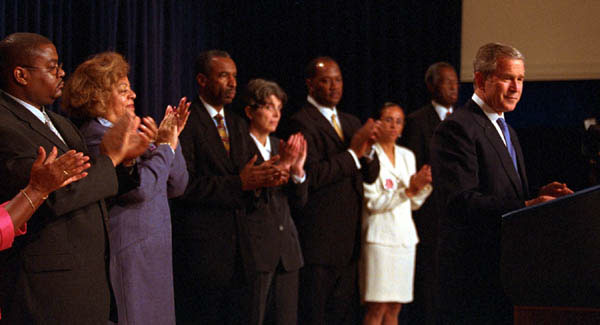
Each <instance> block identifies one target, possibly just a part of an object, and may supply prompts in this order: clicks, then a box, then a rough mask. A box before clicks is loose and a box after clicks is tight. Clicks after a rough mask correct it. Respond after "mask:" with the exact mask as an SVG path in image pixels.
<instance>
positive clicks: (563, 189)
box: [525, 182, 573, 206]
mask: <svg viewBox="0 0 600 325" xmlns="http://www.w3.org/2000/svg"><path fill="white" fill-rule="evenodd" d="M569 194H573V190H571V189H570V188H568V187H567V184H565V183H560V182H552V183H550V184H547V185H545V186H542V188H540V195H539V196H538V197H536V198H534V199H531V200H529V201H525V206H532V205H536V204H540V203H543V202H546V201H551V200H554V199H555V198H557V197H561V196H565V195H569Z"/></svg>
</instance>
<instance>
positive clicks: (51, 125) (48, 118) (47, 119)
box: [42, 109, 67, 144]
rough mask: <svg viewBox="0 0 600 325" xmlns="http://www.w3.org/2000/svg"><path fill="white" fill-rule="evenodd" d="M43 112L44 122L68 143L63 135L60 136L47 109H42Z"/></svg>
mask: <svg viewBox="0 0 600 325" xmlns="http://www.w3.org/2000/svg"><path fill="white" fill-rule="evenodd" d="M42 114H43V115H44V124H46V126H47V127H48V128H50V131H52V133H54V134H56V136H57V137H58V138H59V139H60V140H61V141H62V142H63V143H64V144H67V143H66V142H65V139H63V137H62V136H60V133H59V132H58V130H57V129H56V128H55V127H54V124H52V120H50V116H48V113H46V110H45V109H42Z"/></svg>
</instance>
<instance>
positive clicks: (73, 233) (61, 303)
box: [0, 93, 118, 324]
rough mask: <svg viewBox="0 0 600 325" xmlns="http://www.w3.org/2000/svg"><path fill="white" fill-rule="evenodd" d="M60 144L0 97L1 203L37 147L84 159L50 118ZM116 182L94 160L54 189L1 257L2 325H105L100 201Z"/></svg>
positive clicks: (22, 180)
mask: <svg viewBox="0 0 600 325" xmlns="http://www.w3.org/2000/svg"><path fill="white" fill-rule="evenodd" d="M48 115H49V116H50V119H51V120H52V122H53V124H54V126H55V127H56V129H58V131H59V133H60V134H61V135H62V137H63V138H64V140H65V142H66V144H65V143H63V142H62V141H61V140H60V139H58V137H57V136H56V135H55V134H54V133H53V132H52V131H51V130H50V129H49V128H48V127H47V126H46V125H44V124H43V123H42V122H40V120H39V119H37V118H36V117H35V116H34V115H33V114H32V113H31V112H29V111H28V110H27V109H26V108H25V107H23V106H21V105H20V104H18V103H17V102H15V101H14V100H13V99H11V98H9V97H8V96H6V95H5V94H3V93H2V94H0V137H1V139H2V141H1V142H0V173H1V175H2V182H3V186H2V188H1V189H0V193H1V195H0V197H1V198H0V200H1V201H2V202H4V201H6V200H8V199H10V198H12V197H13V196H14V195H15V194H16V193H18V191H19V189H22V188H23V187H25V185H26V184H27V183H28V180H29V173H30V170H31V166H32V164H33V161H34V160H35V158H36V156H37V148H38V147H39V146H43V147H44V148H45V150H46V152H47V153H49V152H50V150H52V146H56V147H57V149H58V154H59V155H60V154H63V153H64V152H66V151H68V150H69V149H75V150H77V151H81V152H84V153H87V148H86V145H85V143H84V141H83V137H82V136H81V134H80V133H79V131H78V130H77V128H76V127H75V126H74V125H73V124H71V123H70V122H69V121H68V120H67V119H65V118H64V117H61V116H59V115H57V114H54V113H52V112H48ZM117 190H118V181H117V174H116V172H115V168H114V167H113V165H112V162H111V160H110V159H109V158H108V157H107V156H104V155H101V156H99V157H98V158H97V159H94V160H93V161H92V167H91V168H90V169H88V176H87V177H86V178H84V179H82V180H80V181H78V182H75V183H72V184H70V185H68V186H66V187H64V188H62V189H59V190H57V191H56V192H54V193H53V194H51V195H50V196H49V198H48V199H47V200H46V202H45V203H44V204H43V205H42V206H41V207H40V209H39V210H38V211H37V212H36V213H35V214H34V215H33V217H32V218H31V220H30V221H29V222H28V229H27V234H26V235H24V236H21V237H19V238H18V239H17V240H16V241H15V244H14V246H13V248H12V249H10V250H8V251H5V252H3V253H2V255H0V256H1V257H0V274H2V277H1V283H0V308H1V309H2V322H5V323H7V324H19V323H27V324H29V323H43V324H82V323H85V324H106V321H107V320H108V314H109V302H110V295H109V283H108V279H107V269H106V257H107V254H108V250H107V247H108V245H107V241H106V230H105V223H106V221H107V218H108V214H107V212H106V206H105V203H104V201H103V200H102V199H103V198H104V197H108V196H111V195H115V194H116V193H117Z"/></svg>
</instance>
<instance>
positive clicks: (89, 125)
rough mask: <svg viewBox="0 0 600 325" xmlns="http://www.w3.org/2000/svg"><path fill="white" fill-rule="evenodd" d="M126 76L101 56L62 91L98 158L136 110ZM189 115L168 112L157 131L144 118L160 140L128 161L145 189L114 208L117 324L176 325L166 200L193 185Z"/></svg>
mask: <svg viewBox="0 0 600 325" xmlns="http://www.w3.org/2000/svg"><path fill="white" fill-rule="evenodd" d="M128 72H129V65H128V64H127V62H126V61H125V59H124V58H123V57H122V56H121V55H120V54H117V53H114V52H106V53H101V54H98V55H96V56H94V57H92V58H91V59H89V60H87V61H85V62H84V63H82V64H81V65H80V66H79V67H77V69H76V70H75V72H74V73H73V75H72V76H71V78H70V79H69V80H68V81H67V83H66V85H65V89H64V90H63V106H64V107H65V108H66V110H67V111H68V112H69V114H70V115H71V116H73V117H75V118H80V119H85V120H86V122H85V123H84V124H83V125H82V126H81V132H82V133H83V136H84V137H85V139H86V142H87V145H88V147H89V149H90V152H92V153H93V154H98V153H99V152H100V150H101V148H100V141H101V139H102V136H103V134H104V133H105V132H106V130H108V129H109V128H110V127H111V126H112V125H113V124H114V123H115V122H116V121H117V120H118V119H119V118H120V117H121V116H123V115H125V114H131V113H133V111H134V109H135V107H134V104H133V100H134V99H135V97H136V95H135V93H134V92H133V91H132V90H131V88H130V85H129V80H128V78H127V74H128ZM188 108H189V103H187V104H186V102H185V98H182V99H181V101H180V102H179V106H178V107H177V108H176V109H175V108H172V107H171V106H168V107H167V109H166V112H165V117H164V119H163V121H162V122H161V123H160V126H159V127H158V128H157V127H156V124H155V123H154V120H153V119H152V118H151V117H145V118H143V119H142V124H141V125H140V127H139V131H140V132H142V133H144V134H146V135H147V136H148V137H150V138H152V139H154V140H155V141H154V143H152V144H151V145H150V147H149V148H148V150H147V151H146V152H145V153H144V154H143V155H142V156H141V157H139V158H137V159H136V160H134V161H130V162H126V164H128V165H134V164H135V165H137V172H138V173H139V174H140V184H139V186H137V188H135V189H134V190H131V191H129V192H127V193H119V194H118V196H117V197H115V198H114V200H113V202H112V205H111V206H110V207H109V214H110V220H109V229H108V233H109V242H110V279H111V283H112V288H113V290H114V295H115V298H116V303H117V311H118V323H119V325H121V324H175V307H174V298H173V272H172V248H171V245H172V244H171V215H170V211H169V204H168V199H169V198H174V197H177V196H179V195H181V194H183V191H184V190H185V187H186V185H187V182H188V173H187V168H186V166H185V160H184V159H183V155H182V153H181V147H180V146H179V144H178V136H179V133H180V132H181V131H182V130H183V128H184V126H185V123H186V121H187V117H188V116H189V111H188Z"/></svg>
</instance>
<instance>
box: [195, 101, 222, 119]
mask: <svg viewBox="0 0 600 325" xmlns="http://www.w3.org/2000/svg"><path fill="white" fill-rule="evenodd" d="M198 98H200V101H201V102H202V104H204V107H206V110H207V111H208V115H210V117H211V118H215V115H217V114H221V116H223V119H225V113H223V109H221V111H220V112H219V111H217V109H216V108H214V106H212V105H211V104H209V103H207V102H206V101H205V100H204V98H202V96H200V95H198Z"/></svg>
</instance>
